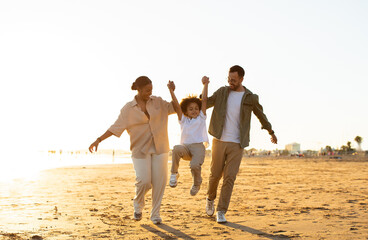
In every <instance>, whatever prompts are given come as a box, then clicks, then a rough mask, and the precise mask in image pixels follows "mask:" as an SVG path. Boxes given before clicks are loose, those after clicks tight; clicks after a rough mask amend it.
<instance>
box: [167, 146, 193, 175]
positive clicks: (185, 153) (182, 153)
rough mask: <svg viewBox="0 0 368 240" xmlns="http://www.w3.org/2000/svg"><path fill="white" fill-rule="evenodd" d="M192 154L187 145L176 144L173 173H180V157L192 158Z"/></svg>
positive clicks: (173, 151) (172, 166)
mask: <svg viewBox="0 0 368 240" xmlns="http://www.w3.org/2000/svg"><path fill="white" fill-rule="evenodd" d="M191 157H192V156H191V154H190V152H189V149H188V148H187V147H186V146H185V145H175V146H174V148H173V150H172V165H171V173H172V174H173V173H178V169H179V162H180V159H181V158H182V159H185V160H190V159H191Z"/></svg>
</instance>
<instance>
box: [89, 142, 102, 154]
mask: <svg viewBox="0 0 368 240" xmlns="http://www.w3.org/2000/svg"><path fill="white" fill-rule="evenodd" d="M99 143H100V141H98V140H96V141H94V142H93V143H92V144H91V146H89V148H88V149H89V152H90V153H93V152H97V148H98V144H99ZM93 149H94V150H93Z"/></svg>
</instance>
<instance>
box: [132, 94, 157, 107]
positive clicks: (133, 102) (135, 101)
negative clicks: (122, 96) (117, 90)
mask: <svg viewBox="0 0 368 240" xmlns="http://www.w3.org/2000/svg"><path fill="white" fill-rule="evenodd" d="M151 100H152V95H151V96H150V98H149V99H148V101H147V102H149V101H151ZM136 105H138V102H137V99H135V96H134V98H133V101H131V102H130V106H131V107H134V106H136Z"/></svg>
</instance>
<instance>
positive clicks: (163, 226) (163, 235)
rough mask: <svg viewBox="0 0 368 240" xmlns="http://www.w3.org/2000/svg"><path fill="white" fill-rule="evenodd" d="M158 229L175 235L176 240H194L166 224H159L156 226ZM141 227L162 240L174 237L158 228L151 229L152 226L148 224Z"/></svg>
mask: <svg viewBox="0 0 368 240" xmlns="http://www.w3.org/2000/svg"><path fill="white" fill-rule="evenodd" d="M156 226H157V227H158V228H161V229H162V230H164V231H166V232H167V233H169V234H172V235H175V237H174V238H183V239H188V240H194V238H192V237H191V236H189V235H187V234H185V233H183V232H182V231H180V230H178V229H175V228H173V227H170V226H168V225H166V224H158V225H156ZM141 227H143V228H144V229H146V230H148V231H150V232H152V233H154V234H156V235H158V236H159V237H160V238H163V239H173V236H172V235H169V234H167V233H165V232H163V231H160V230H159V229H157V228H153V227H151V226H150V225H147V224H141Z"/></svg>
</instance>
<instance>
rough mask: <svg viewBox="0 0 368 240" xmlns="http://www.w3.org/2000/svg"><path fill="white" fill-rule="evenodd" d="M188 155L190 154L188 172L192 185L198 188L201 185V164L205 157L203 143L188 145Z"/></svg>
mask: <svg viewBox="0 0 368 240" xmlns="http://www.w3.org/2000/svg"><path fill="white" fill-rule="evenodd" d="M188 148H189V150H190V153H191V154H192V160H191V161H190V170H191V172H192V177H193V185H194V186H200V185H201V184H202V176H201V170H202V164H203V162H204V157H205V155H206V148H205V147H204V145H203V143H194V144H190V145H188Z"/></svg>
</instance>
